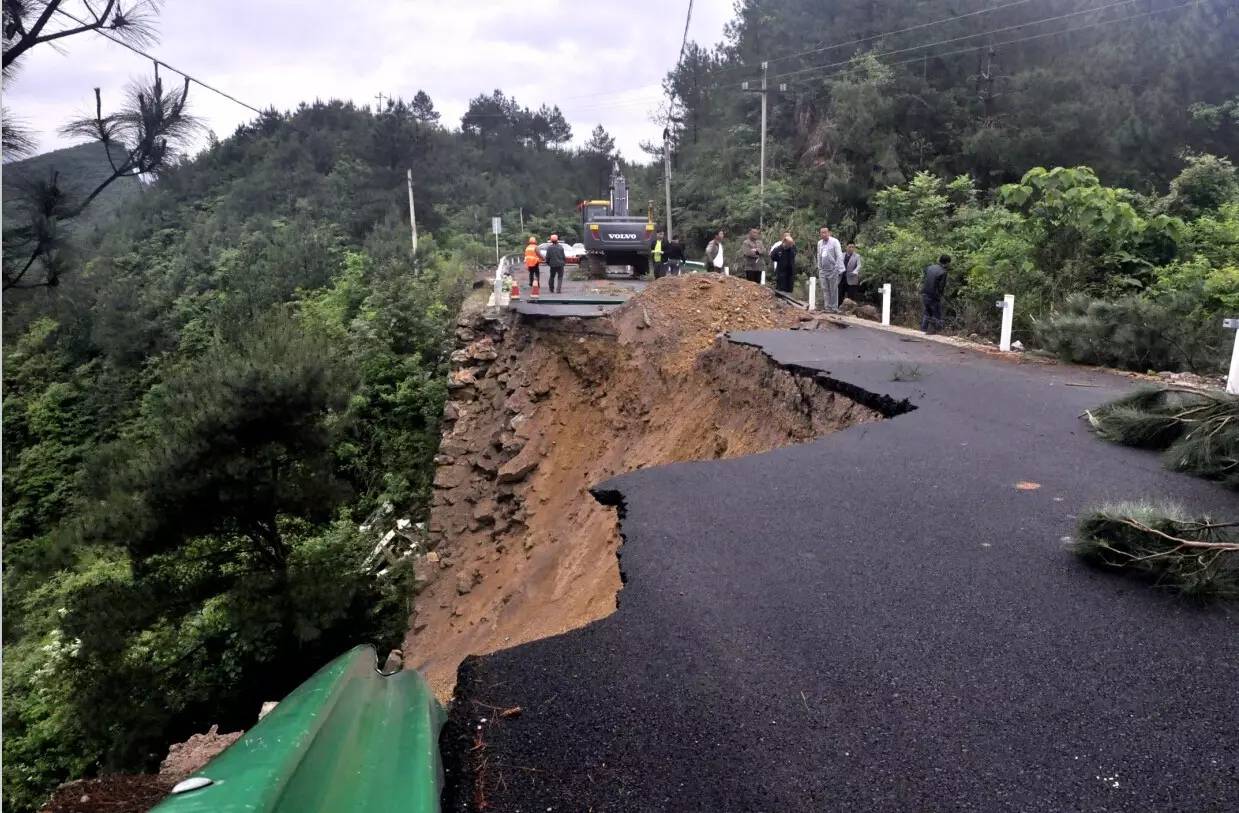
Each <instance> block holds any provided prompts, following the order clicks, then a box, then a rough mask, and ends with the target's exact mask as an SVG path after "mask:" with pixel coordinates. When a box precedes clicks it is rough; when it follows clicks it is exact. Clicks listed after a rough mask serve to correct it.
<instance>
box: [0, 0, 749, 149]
mask: <svg viewBox="0 0 1239 813" xmlns="http://www.w3.org/2000/svg"><path fill="white" fill-rule="evenodd" d="M687 5H688V2H687V0H670V2H659V0H630V1H629V2H626V3H622V4H620V3H617V4H612V3H582V2H580V0H575V2H573V1H572V0H510V1H509V2H499V1H498V0H454V1H453V0H447V1H446V2H444V0H437V1H432V0H364V2H355V3H340V2H328V0H167V2H166V3H164V5H163V8H162V11H161V13H160V14H159V17H158V20H157V28H158V35H159V41H158V42H157V43H155V44H153V45H151V46H150V47H149V48H148V49H147V50H148V51H149V52H150V53H152V54H154V55H155V56H158V57H159V58H160V59H161V60H163V61H165V62H167V63H169V64H171V65H174V66H176V67H177V68H180V69H182V70H184V71H186V72H188V73H191V74H193V75H194V76H197V77H199V78H201V79H202V80H203V81H206V82H208V83H209V84H212V85H214V86H215V87H218V88H219V89H221V90H224V91H226V92H228V93H230V94H232V95H234V96H236V97H237V98H239V99H241V100H242V101H245V102H247V103H249V104H252V105H255V106H256V107H259V108H265V107H267V106H268V105H275V107H276V108H278V109H280V110H286V109H290V108H292V107H295V106H296V104H297V103H298V102H300V101H303V100H305V101H312V100H313V99H315V98H320V99H329V98H343V99H352V100H353V101H354V102H355V103H357V104H371V105H374V104H375V103H376V100H375V98H374V97H375V96H376V94H378V93H380V92H381V93H383V94H384V95H385V96H386V95H391V94H395V95H398V96H403V97H404V98H406V99H409V98H412V96H413V94H414V93H416V92H417V90H419V89H422V90H425V91H426V92H427V93H429V94H430V96H431V98H432V99H433V100H434V103H435V106H436V107H437V108H438V109H439V110H440V112H441V113H442V114H443V120H444V122H445V123H446V124H448V125H449V126H451V127H453V128H455V127H459V125H460V116H461V114H463V113H464V111H465V107H466V106H467V104H468V101H469V99H470V98H472V97H473V96H476V95H477V94H478V93H489V92H490V91H492V90H494V89H495V88H500V89H502V90H503V91H504V92H505V93H507V94H508V95H509V96H515V98H516V99H517V101H518V102H520V104H521V105H523V106H528V107H532V108H536V107H537V106H538V105H540V104H543V103H547V104H558V105H559V106H560V108H561V109H562V110H563V111H564V115H565V116H566V117H567V118H568V121H569V122H570V123H571V124H572V132H573V140H574V142H575V143H578V144H579V143H581V142H582V141H584V140H585V138H587V137H588V135H589V131H590V130H592V129H593V127H594V125H595V124H599V123H601V124H602V125H603V126H604V127H606V128H607V130H608V131H609V132H610V133H611V134H612V135H614V136H615V138H616V142H617V143H618V145H619V148H620V151H621V152H622V153H623V154H624V155H625V157H627V158H630V159H639V160H644V156H643V155H642V154H641V152H640V150H639V148H638V144H639V142H641V141H642V140H649V139H655V138H657V137H658V135H659V133H660V132H661V131H660V129H659V128H658V127H657V126H656V125H654V124H653V123H651V121H650V113H651V111H653V110H654V109H655V108H656V107H657V106H658V103H659V100H660V98H661V81H662V79H663V77H664V76H665V75H666V72H667V71H668V70H669V69H670V68H671V67H672V65H673V63H674V62H675V60H676V57H677V55H678V53H679V48H680V37H681V34H682V32H683V30H684V16H685V11H686V9H687ZM65 8H66V9H71V10H73V11H74V13H77V9H78V8H80V6H78V5H77V3H76V2H74V0H69V2H68V3H67V5H66V6H65ZM342 8H346V9H347V12H348V13H347V14H344V13H341V9H342ZM731 14H732V5H731V0H697V1H696V2H695V3H694V4H693V17H692V24H691V26H690V28H689V39H690V40H696V41H697V42H700V43H702V44H708V45H714V44H716V43H718V42H720V41H721V40H722V38H723V26H724V24H725V23H726V22H727V20H729V19H730V18H731ZM62 42H63V47H62V48H61V49H60V52H59V53H58V52H57V51H56V50H54V49H53V48H51V47H49V46H46V45H41V46H38V47H37V48H34V49H32V50H31V51H30V52H29V53H28V54H27V56H26V57H25V58H24V61H23V62H22V63H21V70H20V72H19V73H18V75H17V77H16V79H15V80H14V81H13V82H11V83H9V84H8V85H6V86H5V88H4V103H5V106H6V107H7V108H8V110H9V112H10V113H12V114H13V116H14V119H15V120H17V121H19V122H21V123H23V124H24V125H26V126H27V127H28V128H29V129H30V130H32V131H33V134H34V135H35V137H36V138H37V140H38V146H39V151H40V152H43V151H47V150H50V149H55V148H57V147H62V146H68V145H69V144H70V143H73V142H71V141H67V140H65V139H64V138H63V137H62V136H60V135H58V134H57V132H56V129H57V128H58V127H59V126H60V124H62V123H63V122H64V121H65V120H66V119H68V118H70V117H73V116H75V115H79V114H82V113H89V112H93V111H92V110H91V108H92V107H93V92H92V88H94V87H95V86H99V87H101V88H102V90H103V94H104V105H105V110H106V108H107V105H108V103H109V102H110V101H117V100H118V99H119V97H120V95H121V93H122V92H123V90H124V88H125V87H126V85H127V84H128V83H129V81H130V80H131V79H133V78H135V77H138V76H140V75H143V74H146V75H150V72H151V66H150V63H149V62H146V61H145V60H143V59H142V58H141V57H139V56H137V55H136V54H133V53H131V52H129V51H127V50H125V49H124V48H122V47H121V46H119V45H116V44H113V43H110V42H108V41H107V40H104V39H103V38H102V37H100V36H98V35H96V34H92V33H87V34H81V35H77V36H74V37H70V38H67V39H65V40H62ZM190 106H191V107H192V108H193V112H194V113H195V114H196V115H198V116H200V117H201V118H203V119H204V121H205V123H206V125H207V127H209V128H210V129H211V130H214V131H215V133H216V134H217V135H218V136H219V137H220V138H224V137H226V136H228V135H230V134H231V133H232V131H233V130H234V129H235V128H236V126H237V125H238V124H239V123H241V122H243V121H246V120H248V119H251V118H253V116H254V114H253V113H251V112H250V111H247V110H246V109H245V108H242V107H239V106H237V105H236V104H234V103H233V102H230V101H228V100H227V99H224V98H221V97H220V96H217V95H215V94H213V93H210V92H208V91H205V90H203V89H202V88H199V87H196V86H195V87H193V88H192V89H191V90H190Z"/></svg>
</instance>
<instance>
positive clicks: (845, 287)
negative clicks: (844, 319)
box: [839, 243, 861, 305]
mask: <svg viewBox="0 0 1239 813" xmlns="http://www.w3.org/2000/svg"><path fill="white" fill-rule="evenodd" d="M860 266H861V259H860V255H859V254H857V253H856V244H855V243H848V247H847V251H844V252H843V276H842V277H840V278H839V304H840V305H842V304H843V300H845V299H847V298H848V292H849V291H856V290H858V289H859V287H860Z"/></svg>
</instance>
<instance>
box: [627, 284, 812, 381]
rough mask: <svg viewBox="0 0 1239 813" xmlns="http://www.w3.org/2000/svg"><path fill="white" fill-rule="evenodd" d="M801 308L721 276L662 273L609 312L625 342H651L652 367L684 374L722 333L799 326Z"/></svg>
mask: <svg viewBox="0 0 1239 813" xmlns="http://www.w3.org/2000/svg"><path fill="white" fill-rule="evenodd" d="M803 315H804V312H803V311H800V310H798V309H796V308H792V307H789V306H788V305H787V303H785V302H783V301H782V300H780V299H779V298H778V297H777V296H775V295H774V293H773V292H772V291H771V290H770V289H769V288H765V287H763V286H760V285H754V284H753V283H751V282H747V281H744V280H739V279H736V278H735V277H730V276H721V275H718V274H694V275H690V276H680V277H663V278H662V279H660V280H657V281H656V282H654V283H653V284H652V285H650V286H649V287H648V288H646V289H645V290H644V291H642V292H641V294H640V295H638V296H635V297H633V298H632V299H630V300H629V301H628V302H627V303H625V304H624V306H623V307H621V308H619V309H618V310H616V311H615V313H613V314H612V315H611V319H612V321H613V323H614V324H615V326H616V329H617V331H618V334H619V339H620V342H621V343H625V344H637V345H647V346H648V345H652V349H653V350H654V352H653V353H651V354H649V361H650V366H651V367H652V368H654V369H657V370H659V371H660V372H662V373H664V375H667V376H681V375H684V374H685V373H686V372H687V371H688V370H689V369H690V368H692V366H693V365H694V364H695V363H696V361H697V357H698V356H699V355H700V354H701V353H702V351H704V350H705V349H706V348H707V347H708V346H709V345H710V343H711V342H713V341H714V340H715V339H716V338H718V336H719V334H721V333H723V332H725V331H729V330H765V329H771V328H789V327H792V326H794V325H796V324H797V323H798V322H799V321H800V319H801V316H803Z"/></svg>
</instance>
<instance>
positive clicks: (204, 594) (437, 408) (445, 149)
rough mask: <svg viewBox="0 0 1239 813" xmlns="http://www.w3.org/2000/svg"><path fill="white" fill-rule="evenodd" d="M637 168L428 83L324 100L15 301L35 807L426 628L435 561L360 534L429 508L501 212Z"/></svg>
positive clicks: (27, 754)
mask: <svg viewBox="0 0 1239 813" xmlns="http://www.w3.org/2000/svg"><path fill="white" fill-rule="evenodd" d="M520 112H521V111H520V109H519V108H516V109H515V113H516V114H519V113H520ZM492 126H493V122H492ZM78 155H79V153H77V152H75V153H73V154H72V156H71V157H77V156H78ZM55 157H56V158H57V160H59V159H60V158H63V157H64V156H63V155H57V156H55ZM48 160H49V159H45V160H43V161H41V162H40V163H42V164H43V165H44V166H46V165H47V163H48ZM608 161H609V156H608V155H605V154H594V153H590V152H570V151H566V150H563V149H559V148H556V147H554V146H552V145H548V144H547V143H544V142H530V141H529V140H528V139H522V138H521V137H519V134H518V133H516V131H515V130H508V131H502V132H499V133H495V132H488V133H485V134H482V133H463V134H462V133H459V132H449V131H447V130H446V129H445V128H443V127H442V126H440V125H439V124H438V123H437V116H436V115H435V114H434V111H433V106H431V105H430V104H429V100H428V99H425V100H424V101H423V102H422V104H421V106H420V107H417V108H416V109H415V108H414V106H411V105H406V104H404V103H399V104H396V105H391V106H389V107H388V108H387V109H386V110H385V111H383V112H382V113H381V114H379V115H373V114H371V113H370V112H369V111H367V110H359V109H356V108H353V107H352V106H350V105H347V104H342V103H336V102H332V103H322V104H315V105H312V106H303V107H302V108H300V109H298V110H297V111H296V112H294V113H292V114H289V115H277V114H270V115H267V116H264V117H262V118H261V119H259V120H257V121H255V122H253V123H252V124H250V125H246V126H244V127H241V128H240V129H239V130H238V131H237V132H236V133H235V134H234V135H233V136H231V137H230V138H228V139H226V140H224V141H222V142H218V143H213V144H212V145H211V146H210V147H209V148H208V149H207V150H206V151H205V152H204V153H203V154H201V155H200V156H198V157H197V158H196V159H194V160H193V161H190V162H188V163H185V164H183V165H181V166H178V167H175V168H173V169H172V170H171V171H170V172H168V173H167V174H166V176H165V177H163V178H161V179H160V180H159V181H158V182H157V183H156V184H154V185H153V186H151V187H150V188H148V189H146V190H144V192H143V194H142V195H141V196H138V197H136V198H135V199H133V200H132V201H130V202H129V203H128V204H127V205H126V206H125V207H123V208H124V211H122V212H119V213H118V216H117V217H116V218H114V219H113V220H112V222H111V223H110V225H109V226H108V228H107V229H106V231H99V232H98V233H96V232H95V231H93V230H92V231H91V232H90V233H87V234H83V235H80V236H79V239H78V245H77V249H76V255H77V256H79V257H80V258H82V259H81V262H80V263H79V264H78V265H76V266H75V267H73V268H72V269H70V271H69V272H67V273H65V274H64V275H63V277H62V281H61V284H60V286H59V287H57V288H55V289H36V290H31V291H21V292H9V293H8V294H6V296H5V303H4V304H5V311H6V320H5V330H6V337H5V338H6V341H5V348H4V351H5V359H4V378H5V380H4V394H5V395H4V418H5V420H4V505H5V515H4V520H5V525H4V538H5V571H4V579H5V584H4V587H5V599H6V602H5V604H6V606H5V609H6V612H5V616H4V625H5V629H4V633H5V656H4V701H5V702H4V732H5V737H4V762H5V771H4V782H5V793H4V797H5V805H6V808H7V809H13V810H20V809H27V808H30V807H32V806H35V805H37V803H38V801H39V799H40V798H41V797H42V795H43V794H44V793H46V791H47V790H48V789H49V788H50V787H52V786H53V785H54V784H55V783H56V782H58V781H61V780H64V779H67V778H72V777H75V776H81V775H84V774H89V773H91V772H94V771H97V770H108V769H128V770H133V769H142V768H145V767H149V766H150V765H151V764H152V763H153V762H155V761H157V760H158V758H159V757H160V756H162V754H163V752H164V751H165V750H166V746H167V744H168V743H169V742H172V741H175V740H176V739H178V738H183V737H184V736H185V735H187V734H188V733H190V732H192V731H195V730H197V731H201V730H204V729H205V727H206V726H207V725H209V724H211V723H220V724H221V725H222V726H223V728H224V730H227V729H228V728H230V727H238V726H244V725H248V724H250V723H251V722H252V721H253V719H254V716H255V713H256V710H257V708H258V704H259V703H260V702H261V701H263V700H269V699H272V698H278V697H281V696H283V694H284V693H286V692H287V691H288V690H289V689H290V688H291V687H292V686H294V685H296V684H297V683H298V682H299V681H301V680H302V679H303V678H304V677H305V676H306V675H307V674H308V673H309V672H310V671H312V670H313V669H315V668H317V667H318V666H320V665H321V664H322V663H323V662H325V661H326V660H327V659H329V658H330V657H333V656H335V655H337V654H339V652H340V651H342V650H343V649H344V648H346V647H348V646H351V645H353V644H355V643H357V642H359V641H367V640H368V641H373V642H375V643H377V644H379V645H380V646H384V645H393V644H396V643H397V642H398V641H399V640H400V637H401V634H402V633H403V631H404V624H405V621H406V619H407V616H408V601H409V598H410V596H411V589H412V585H411V584H410V578H411V577H410V575H409V574H408V573H405V572H403V571H401V570H400V569H399V568H397V569H394V570H391V571H389V572H387V573H386V574H384V575H383V576H382V577H377V576H375V575H374V574H373V573H371V572H370V571H371V570H372V569H373V568H368V567H366V566H365V560H366V557H367V555H368V554H369V553H370V550H371V549H372V548H373V547H374V545H375V542H376V541H377V539H376V536H375V534H374V532H373V531H371V532H370V533H365V532H362V531H360V530H359V526H360V525H361V524H363V523H364V521H365V520H366V519H367V518H368V517H369V516H370V515H371V514H372V513H374V512H376V510H377V511H379V513H382V511H381V510H380V509H383V508H384V507H385V506H388V505H390V506H391V509H390V512H389V513H388V516H390V517H393V518H394V517H395V516H400V517H409V518H411V519H413V520H415V521H416V520H418V519H422V518H424V517H425V515H426V511H427V497H428V491H429V487H430V477H431V476H432V464H431V459H432V457H433V455H434V453H435V450H436V447H437V445H438V440H439V420H440V415H441V412H442V407H443V401H444V398H445V394H446V371H447V367H446V363H447V354H448V352H449V351H450V349H451V341H452V330H453V323H454V319H455V314H456V312H457V310H458V307H459V304H460V302H461V298H462V296H463V295H464V294H465V292H466V290H467V289H468V287H469V284H470V283H471V281H472V277H473V274H474V270H475V269H476V268H477V267H478V266H479V264H486V263H490V262H493V256H494V255H493V251H494V248H493V245H490V244H489V242H490V241H489V234H488V232H489V227H490V215H491V214H492V213H494V212H503V211H505V209H506V208H507V207H511V206H514V205H515V206H518V207H519V206H521V205H523V206H525V207H526V212H527V214H528V216H529V217H530V219H531V221H533V223H534V224H535V225H537V224H542V225H546V224H550V223H553V222H555V221H556V220H560V221H567V222H566V224H565V225H570V224H571V220H572V217H573V215H574V210H573V202H574V201H575V200H576V198H577V197H578V195H586V194H593V193H594V192H596V191H597V189H596V185H597V180H596V177H597V175H596V170H597V168H598V167H599V166H603V165H606V164H607V163H608ZM406 167H411V168H412V169H413V171H414V175H415V178H416V179H417V181H416V183H417V193H418V204H419V215H420V217H419V221H420V226H421V229H422V231H421V234H420V242H419V253H418V256H417V257H416V258H414V257H413V256H412V254H411V250H410V237H409V228H408V221H407V197H406V191H405V169H406ZM79 169H80V168H79ZM8 172H9V168H8V167H6V174H7V173H8ZM513 214H514V215H515V212H514V213H513ZM513 231H515V229H513ZM520 240H521V236H520V235H519V234H515V233H509V234H508V235H507V236H505V246H504V248H505V249H506V248H508V247H509V246H508V245H507V244H508V243H510V244H511V247H515V245H516V244H517V243H518V242H519V241H520ZM488 258H489V259H488Z"/></svg>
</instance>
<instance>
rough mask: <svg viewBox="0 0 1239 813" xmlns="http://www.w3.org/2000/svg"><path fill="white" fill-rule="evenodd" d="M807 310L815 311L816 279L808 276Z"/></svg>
mask: <svg viewBox="0 0 1239 813" xmlns="http://www.w3.org/2000/svg"><path fill="white" fill-rule="evenodd" d="M809 310H811V311H815V310H817V277H814V276H813V275H809Z"/></svg>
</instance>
